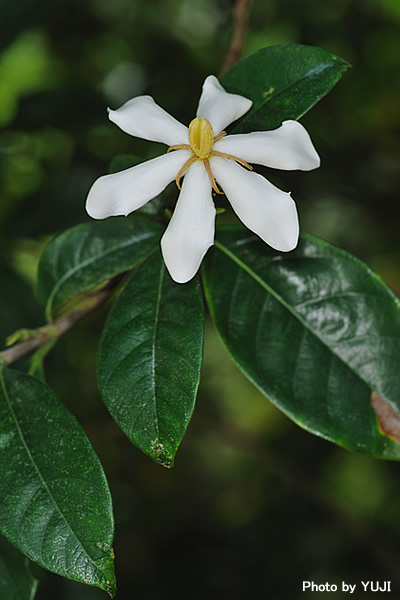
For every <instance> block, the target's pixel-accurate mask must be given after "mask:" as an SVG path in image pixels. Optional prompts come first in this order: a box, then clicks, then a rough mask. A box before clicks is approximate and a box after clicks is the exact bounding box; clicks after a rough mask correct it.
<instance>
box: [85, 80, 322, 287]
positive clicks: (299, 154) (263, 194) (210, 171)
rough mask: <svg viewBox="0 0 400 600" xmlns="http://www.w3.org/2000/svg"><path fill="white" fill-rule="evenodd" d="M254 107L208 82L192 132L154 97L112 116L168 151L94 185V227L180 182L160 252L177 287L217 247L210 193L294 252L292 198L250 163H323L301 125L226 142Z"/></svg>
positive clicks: (90, 202)
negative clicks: (98, 221)
mask: <svg viewBox="0 0 400 600" xmlns="http://www.w3.org/2000/svg"><path fill="white" fill-rule="evenodd" d="M251 106H252V101H251V100H249V99H248V98H244V97H243V96H239V95H237V94H230V93H228V92H226V91H225V90H224V89H223V87H222V86H221V84H220V83H219V82H218V80H217V79H216V77H214V76H210V77H207V79H206V80H205V82H204V85H203V90H202V94H201V97H200V101H199V105H198V108H197V113H196V118H195V119H193V121H192V122H191V123H190V125H189V127H186V126H185V125H183V124H182V123H180V122H179V121H177V120H176V119H174V118H173V117H172V116H171V115H169V114H168V113H167V112H165V111H164V110H163V109H162V108H161V107H160V106H158V105H157V104H156V103H155V102H154V100H153V99H152V98H151V97H150V96H138V97H137V98H133V99H132V100H129V101H128V102H126V103H125V104H124V105H123V106H121V108H119V109H118V110H110V109H108V114H109V118H110V120H111V121H113V123H115V124H116V125H118V127H120V128H121V129H122V130H123V131H125V132H126V133H129V134H130V135H133V136H136V137H139V138H143V139H146V140H150V141H155V142H161V143H163V144H166V145H167V146H169V148H168V150H167V152H166V153H165V154H163V155H162V156H159V157H157V158H154V159H152V160H148V161H146V162H144V163H141V164H140V165H137V166H134V167H131V168H129V169H126V170H125V171H121V172H120V173H115V174H112V175H105V176H103V177H100V178H99V179H97V180H96V181H95V183H94V184H93V186H92V188H91V189H90V191H89V195H88V197H87V201H86V210H87V212H88V214H89V215H90V216H91V217H93V218H94V219H104V218H106V217H110V216H117V215H129V214H130V213H131V212H133V211H134V210H137V209H138V208H140V207H141V206H143V205H144V204H146V202H148V201H149V200H151V199H152V198H155V197H156V196H157V195H158V194H160V193H161V192H162V191H163V190H164V188H165V187H166V186H167V185H168V184H169V183H170V182H171V181H173V180H174V179H175V181H176V184H177V186H178V188H179V190H180V193H179V197H178V201H177V204H176V207H175V210H174V213H173V215H172V218H171V220H170V222H169V224H168V227H167V229H166V231H165V233H164V235H163V237H162V239H161V250H162V254H163V258H164V262H165V264H166V267H167V269H168V271H169V273H170V275H171V277H172V278H173V279H174V280H175V281H177V282H178V283H185V282H187V281H189V280H190V279H192V277H194V275H195V274H196V272H197V270H198V269H199V267H200V264H201V261H202V259H203V256H204V255H205V253H206V252H207V250H208V248H209V247H210V246H212V244H213V243H214V228H215V213H216V211H215V206H214V202H213V198H212V192H213V190H214V192H216V193H217V194H221V193H225V195H226V197H227V199H228V200H229V202H230V204H231V205H232V208H233V210H234V211H235V213H236V214H237V215H238V217H239V219H240V220H241V221H242V222H243V223H244V225H246V227H248V228H249V229H250V230H251V231H253V232H254V233H256V234H257V235H258V236H259V237H260V238H261V239H262V240H263V241H264V242H266V243H267V244H269V245H270V246H272V248H275V249H276V250H280V251H282V252H288V251H290V250H293V249H294V248H295V247H296V245H297V241H298V237H299V222H298V217H297V211H296V205H295V203H294V201H293V200H292V198H291V196H290V193H286V192H283V191H281V190H279V189H278V188H277V187H275V186H274V185H272V183H270V182H269V181H267V179H265V178H264V177H262V176H261V175H259V174H257V173H254V172H252V167H251V166H250V165H249V164H248V163H256V164H259V165H264V166H267V167H273V168H277V169H284V170H292V169H301V170H303V171H308V170H311V169H315V168H316V167H318V166H319V157H318V154H317V152H316V151H315V148H314V146H313V145H312V142H311V140H310V137H309V135H308V133H307V131H306V130H305V129H304V127H303V126H302V125H300V123H298V122H297V121H284V122H283V124H282V125H281V127H279V128H278V129H275V130H273V131H257V132H254V133H247V134H238V135H227V134H226V132H225V131H224V129H225V128H226V127H227V126H228V125H230V123H232V122H233V121H236V119H239V118H240V117H241V116H243V115H244V114H245V113H246V112H247V111H248V110H249V109H250V107H251ZM182 177H183V182H182V188H181V183H180V182H181V179H182ZM219 186H220V188H221V190H223V192H222V191H221V190H220V188H219Z"/></svg>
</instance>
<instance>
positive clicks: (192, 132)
mask: <svg viewBox="0 0 400 600" xmlns="http://www.w3.org/2000/svg"><path fill="white" fill-rule="evenodd" d="M225 135H226V131H221V133H219V134H218V135H216V136H215V137H214V131H213V128H212V126H211V123H210V121H207V119H200V118H199V117H196V118H195V119H193V121H192V122H191V123H190V125H189V144H175V145H174V146H170V147H169V148H168V152H170V151H171V150H190V151H191V153H192V156H191V157H190V158H188V160H187V161H186V162H185V164H184V165H183V167H182V168H181V169H180V170H179V173H178V175H177V176H176V179H175V181H176V185H177V186H178V189H181V183H180V181H181V178H182V176H183V175H184V173H185V171H186V170H187V169H188V168H189V167H190V165H192V164H193V163H194V162H195V161H196V160H202V161H203V164H204V168H205V170H206V172H207V175H208V178H209V180H210V183H211V186H212V188H213V190H214V192H216V193H217V194H223V192H221V190H220V189H219V187H218V186H217V183H216V181H215V179H214V175H213V174H212V171H211V166H210V161H209V159H210V158H211V157H212V156H221V157H222V158H229V159H231V160H234V161H235V162H237V163H240V164H241V165H243V167H246V169H249V170H250V171H252V170H253V167H252V166H250V165H249V164H248V163H247V162H245V161H244V160H242V159H241V158H237V156H233V155H232V154H225V152H219V151H218V150H213V147H214V144H215V142H218V141H219V140H220V139H221V138H223V137H224V136H225Z"/></svg>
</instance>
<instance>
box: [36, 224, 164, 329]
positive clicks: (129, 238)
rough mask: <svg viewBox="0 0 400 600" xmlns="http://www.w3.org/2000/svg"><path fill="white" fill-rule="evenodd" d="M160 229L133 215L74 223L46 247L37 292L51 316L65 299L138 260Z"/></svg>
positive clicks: (155, 239)
mask: <svg viewBox="0 0 400 600" xmlns="http://www.w3.org/2000/svg"><path fill="white" fill-rule="evenodd" d="M161 232H162V228H161V226H160V225H159V224H158V223H154V222H152V221H150V220H148V219H145V218H140V217H137V216H135V217H134V218H125V217H114V218H113V219H110V220H106V221H93V222H89V223H83V224H81V225H77V226H76V227H73V228H72V229H69V230H67V231H65V232H64V233H62V234H61V235H59V236H57V237H56V238H55V239H54V240H52V241H51V242H50V243H49V244H48V246H47V247H46V248H45V250H44V252H43V254H42V257H41V259H40V263H39V270H38V294H39V298H40V300H41V301H42V303H43V304H44V305H45V307H46V315H47V316H48V317H51V316H52V314H53V313H54V312H55V311H56V310H57V309H59V308H60V307H61V306H62V305H63V304H65V303H66V302H67V301H68V300H70V299H71V298H73V297H74V296H76V295H77V294H79V293H81V292H84V291H85V290H88V289H90V288H93V287H95V286H96V285H98V284H100V283H102V282H104V281H106V280H107V279H109V278H110V277H112V276H114V275H117V274H118V273H121V272H123V271H125V270H127V269H130V268H132V267H134V266H135V265H136V264H138V263H140V261H142V260H143V259H144V258H145V257H146V256H147V254H148V253H149V252H151V251H152V250H153V248H154V246H156V245H157V243H158V240H159V237H160V235H161Z"/></svg>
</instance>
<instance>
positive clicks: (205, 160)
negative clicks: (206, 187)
mask: <svg viewBox="0 0 400 600" xmlns="http://www.w3.org/2000/svg"><path fill="white" fill-rule="evenodd" d="M203 164H204V167H205V169H206V171H207V175H208V178H209V180H210V183H211V185H212V188H213V190H214V192H217V194H223V193H224V192H221V190H220V189H219V187H218V186H217V183H216V181H215V179H214V175H213V174H212V171H211V167H210V163H209V161H208V158H204V159H203Z"/></svg>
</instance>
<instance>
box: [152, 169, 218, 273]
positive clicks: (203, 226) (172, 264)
mask: <svg viewBox="0 0 400 600" xmlns="http://www.w3.org/2000/svg"><path fill="white" fill-rule="evenodd" d="M214 228H215V207H214V203H213V201H212V197H211V184H210V180H209V178H208V175H207V173H206V170H205V168H204V165H203V163H202V162H201V161H197V162H195V163H194V164H193V165H192V166H191V167H189V169H188V170H187V172H186V175H185V177H184V180H183V185H182V191H181V193H180V195H179V198H178V202H177V204H176V207H175V210H174V214H173V215H172V219H171V221H170V223H169V225H168V227H167V230H166V232H165V233H164V235H163V237H162V239H161V249H162V254H163V257H164V262H165V264H166V267H167V269H168V271H169V273H170V275H171V277H172V279H174V280H175V281H177V282H178V283H186V282H187V281H189V280H190V279H192V277H194V276H195V275H196V273H197V271H198V269H199V267H200V264H201V261H202V259H203V256H204V255H205V253H206V252H207V250H208V248H209V247H210V246H212V245H213V243H214Z"/></svg>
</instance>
